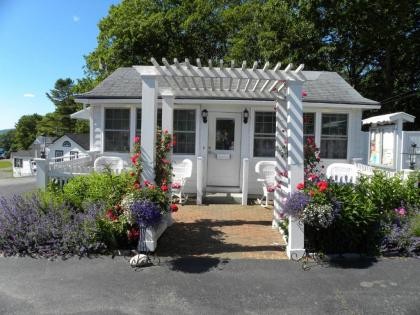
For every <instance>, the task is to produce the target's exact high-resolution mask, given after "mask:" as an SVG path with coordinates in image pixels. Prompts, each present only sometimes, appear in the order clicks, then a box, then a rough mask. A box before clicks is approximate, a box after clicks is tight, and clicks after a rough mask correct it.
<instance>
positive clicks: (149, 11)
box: [86, 0, 241, 78]
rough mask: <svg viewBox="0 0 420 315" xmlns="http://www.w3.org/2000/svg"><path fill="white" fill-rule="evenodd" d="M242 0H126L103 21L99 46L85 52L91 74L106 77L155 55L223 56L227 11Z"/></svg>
mask: <svg viewBox="0 0 420 315" xmlns="http://www.w3.org/2000/svg"><path fill="white" fill-rule="evenodd" d="M239 3H241V1H240V0H236V1H233V0H231V1H229V0H188V1H187V0H182V1H179V0H163V1H154V0H124V1H122V2H121V3H120V4H118V5H113V6H111V8H110V10H109V14H108V16H106V17H105V18H103V19H102V20H101V21H100V22H99V31H100V33H99V36H98V46H97V47H96V49H95V50H94V51H93V52H92V53H90V54H89V55H88V56H86V63H87V70H88V73H89V74H91V75H94V76H99V77H100V78H104V77H105V76H106V75H107V74H109V73H110V72H112V71H114V70H115V69H117V68H118V67H122V66H132V65H134V64H150V58H151V57H155V58H156V59H158V60H160V59H161V58H162V57H165V58H168V60H171V59H173V58H181V59H183V58H191V59H192V60H195V58H202V59H203V60H206V59H209V58H214V59H215V58H222V57H224V56H225V55H226V53H227V38H226V34H227V25H226V23H224V21H223V17H222V14H221V13H222V12H223V11H224V10H226V9H227V8H229V7H231V6H235V5H238V4H239Z"/></svg>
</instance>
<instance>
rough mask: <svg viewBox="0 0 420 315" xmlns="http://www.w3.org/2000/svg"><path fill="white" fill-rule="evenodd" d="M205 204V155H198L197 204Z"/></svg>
mask: <svg viewBox="0 0 420 315" xmlns="http://www.w3.org/2000/svg"><path fill="white" fill-rule="evenodd" d="M202 204H203V157H202V156H198V157H197V205H202Z"/></svg>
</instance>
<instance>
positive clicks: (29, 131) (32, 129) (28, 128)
mask: <svg viewBox="0 0 420 315" xmlns="http://www.w3.org/2000/svg"><path fill="white" fill-rule="evenodd" d="M41 119H42V116H41V115H38V114H32V115H24V116H22V117H20V119H19V120H18V122H17V123H16V126H15V127H16V130H15V134H14V138H13V144H14V145H13V148H14V149H17V150H27V149H28V148H29V146H30V145H31V144H32V142H34V140H35V138H36V135H37V125H38V123H39V122H40V121H41Z"/></svg>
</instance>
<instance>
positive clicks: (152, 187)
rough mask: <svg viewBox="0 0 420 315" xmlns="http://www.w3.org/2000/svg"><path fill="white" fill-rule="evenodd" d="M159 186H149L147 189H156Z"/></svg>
mask: <svg viewBox="0 0 420 315" xmlns="http://www.w3.org/2000/svg"><path fill="white" fill-rule="evenodd" d="M156 187H157V186H155V185H149V186H147V188H149V189H155V188H156Z"/></svg>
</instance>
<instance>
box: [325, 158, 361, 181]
mask: <svg viewBox="0 0 420 315" xmlns="http://www.w3.org/2000/svg"><path fill="white" fill-rule="evenodd" d="M326 175H327V178H329V179H332V180H333V181H335V182H337V183H353V184H355V183H356V181H357V177H358V170H357V166H356V165H354V164H347V163H333V164H331V165H329V166H328V167H327V174H326Z"/></svg>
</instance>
